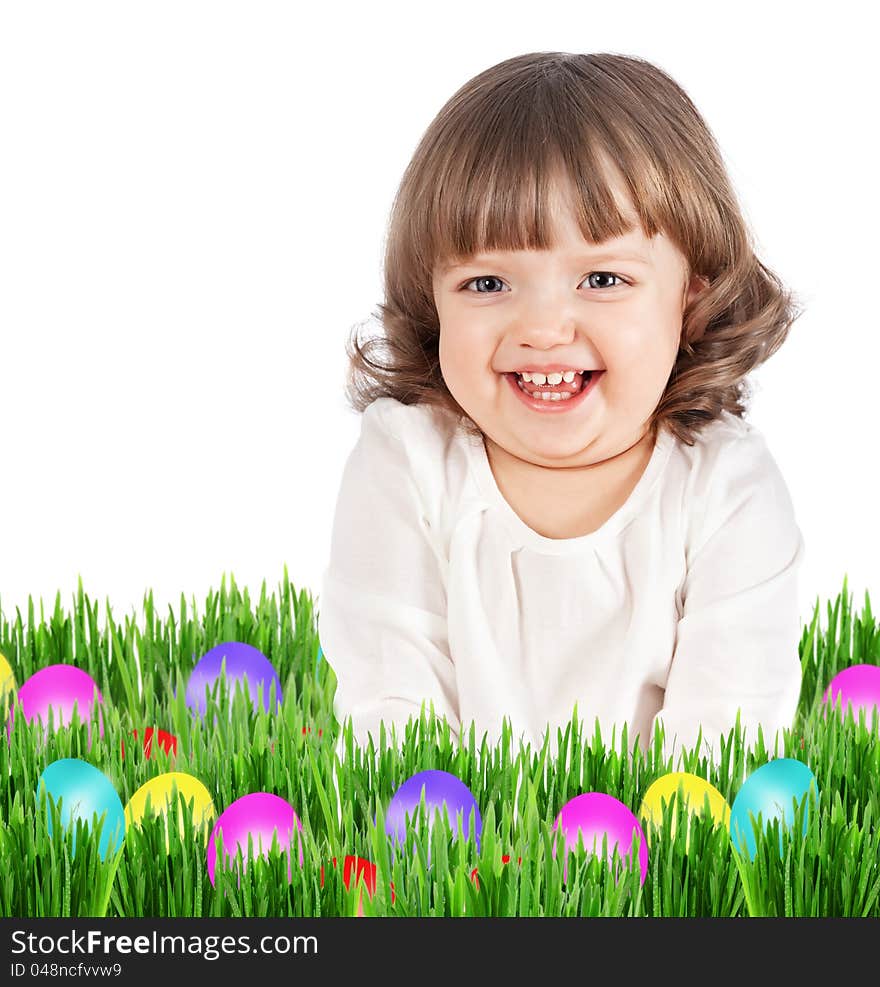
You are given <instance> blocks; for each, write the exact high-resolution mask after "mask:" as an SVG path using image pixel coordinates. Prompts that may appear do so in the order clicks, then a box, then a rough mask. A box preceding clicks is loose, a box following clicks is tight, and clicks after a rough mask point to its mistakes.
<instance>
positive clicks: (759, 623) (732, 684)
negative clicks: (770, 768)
mask: <svg viewBox="0 0 880 987" xmlns="http://www.w3.org/2000/svg"><path fill="white" fill-rule="evenodd" d="M705 497H706V500H705V503H706V508H705V513H704V515H703V523H702V526H701V534H700V537H699V539H698V542H697V544H696V546H695V550H694V554H693V555H692V557H690V558H689V560H688V566H687V576H686V579H685V582H684V586H683V592H682V600H683V605H682V616H681V619H680V620H679V622H678V627H677V635H676V643H675V649H674V654H673V659H672V664H671V667H670V671H669V676H668V679H667V683H666V692H665V697H664V705H663V708H662V709H661V710H660V711H659V712H658V713H657V715H656V716H655V718H654V724H656V723H657V721H658V720H662V721H663V724H664V730H665V734H664V755H668V754H674V757H675V758H678V756H679V755H680V754H681V752H682V750H683V749H685V748H687V749H691V748H693V747H694V746H695V745H696V742H697V732H698V728H699V726H700V724H702V727H703V741H704V743H703V753H704V754H706V755H707V756H709V757H710V758H714V759H715V761H716V763H717V760H718V758H719V756H720V736H721V735H722V734H724V735H727V734H728V733H729V731H730V730H731V729H732V728H733V727H734V725H735V723H736V714H737V709H738V708H740V709H741V714H740V720H741V726H742V728H743V732H744V739H745V743H746V745H747V746H751V745H753V744H754V743H755V742H756V740H757V727H758V725H759V724H760V725H761V727H762V729H763V734H764V743H765V746H766V747H767V750H768V751H769V752H770V753H771V754H772V752H773V749H774V743H775V741H776V739H777V732H778V740H779V744H780V750H781V745H782V733H781V731H782V730H783V728H785V729H790V728H791V727H792V724H793V720H794V717H795V714H796V712H797V706H798V700H799V698H800V690H801V665H800V658H799V655H798V642H799V639H800V619H799V613H798V582H797V580H798V572H799V570H800V566H801V563H802V562H803V558H804V554H805V548H804V541H803V536H802V534H801V532H800V529H799V528H798V526H797V524H796V522H795V517H794V511H793V507H792V502H791V499H790V496H789V493H788V489H787V487H786V485H785V481H784V479H783V477H782V475H781V473H780V471H779V468H778V466H777V465H776V462H775V461H774V459H773V457H772V456H771V454H770V452H769V451H768V449H767V446H766V443H765V442H764V440H763V437H761V436H759V435H755V434H752V435H749V436H745V437H744V438H743V439H741V440H740V441H739V442H738V443H736V444H734V445H733V446H732V448H731V449H730V455H728V456H727V458H726V459H725V458H724V457H721V458H720V459H719V462H718V464H717V466H716V468H715V469H713V471H712V474H711V477H710V478H709V483H708V486H707V489H706V491H705ZM652 729H653V724H652ZM673 745H674V750H673ZM675 766H676V764H675V762H673V767H675Z"/></svg>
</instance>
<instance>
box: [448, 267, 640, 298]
mask: <svg viewBox="0 0 880 987" xmlns="http://www.w3.org/2000/svg"><path fill="white" fill-rule="evenodd" d="M590 278H615V279H616V280H617V281H619V282H621V283H622V284H626V283H627V282H625V281H624V279H623V278H622V277H621V276H620V275H619V274H612V273H611V272H610V271H592V272H591V273H590V274H588V275H587V277H586V279H585V280H586V281H589V280H590ZM487 281H489V282H492V281H497V282H498V283H499V284H504V282H503V281H502V280H501V278H498V277H496V276H495V275H494V274H487V275H483V276H481V277H478V278H471V279H470V281H465V283H464V284H463V285H462V286H461V289H462V290H463V289H465V288H467V286H468V285H469V284H473V283H474V282H477V283H482V284H485V283H486V282H487ZM593 287H597V288H605V287H611V288H613V287H615V285H613V284H612V285H607V284H605V285H602V284H600V285H594V286H593ZM472 294H477V295H497V294H499V292H497V291H480V290H479V289H477V291H476V292H472Z"/></svg>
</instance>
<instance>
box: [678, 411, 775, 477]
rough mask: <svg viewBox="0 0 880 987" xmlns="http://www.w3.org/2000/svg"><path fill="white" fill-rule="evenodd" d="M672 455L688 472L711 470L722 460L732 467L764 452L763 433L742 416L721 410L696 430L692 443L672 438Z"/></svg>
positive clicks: (715, 468) (743, 463)
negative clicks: (718, 414)
mask: <svg viewBox="0 0 880 987" xmlns="http://www.w3.org/2000/svg"><path fill="white" fill-rule="evenodd" d="M673 448H674V453H675V458H676V459H677V460H678V461H679V462H680V463H681V464H682V466H683V467H684V468H685V469H686V471H687V472H688V473H689V474H694V473H701V472H707V473H710V474H711V473H714V472H715V471H716V470H717V469H718V468H719V466H721V465H722V464H724V465H725V466H726V467H727V468H729V469H733V470H736V469H737V467H738V465H745V464H747V463H749V462H750V461H752V460H754V459H755V458H756V457H760V456H763V455H764V454H765V453H767V452H768V450H767V442H766V440H765V438H764V435H763V433H762V432H761V431H760V430H759V429H758V428H756V427H755V426H754V425H753V424H752V423H751V422H747V421H746V420H745V419H744V418H740V417H739V416H737V415H733V414H731V413H730V412H729V411H722V412H721V416H720V417H719V418H716V419H715V420H714V421H713V422H710V424H708V425H707V426H706V427H705V428H703V429H702V431H700V432H699V433H698V434H697V435H696V437H695V439H694V444H693V445H692V446H689V445H687V443H685V442H681V441H679V440H677V439H675V440H673Z"/></svg>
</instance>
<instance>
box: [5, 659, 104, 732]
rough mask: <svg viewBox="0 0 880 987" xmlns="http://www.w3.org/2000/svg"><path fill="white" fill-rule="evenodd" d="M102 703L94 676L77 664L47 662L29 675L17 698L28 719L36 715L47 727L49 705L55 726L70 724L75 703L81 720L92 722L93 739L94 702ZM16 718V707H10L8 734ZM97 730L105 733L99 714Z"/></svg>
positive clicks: (32, 718) (102, 699) (34, 717)
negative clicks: (45, 665)
mask: <svg viewBox="0 0 880 987" xmlns="http://www.w3.org/2000/svg"><path fill="white" fill-rule="evenodd" d="M96 699H97V702H98V703H99V704H100V703H103V701H104V697H103V696H102V695H101V692H100V690H99V689H98V685H97V683H96V682H95V680H94V679H93V678H92V677H91V675H89V673H88V672H84V671H83V670H82V669H81V668H77V667H76V666H75V665H48V666H47V667H46V668H41V669H40V670H39V671H38V672H34V674H33V675H32V676H31V677H30V678H29V679H26V680H25V681H24V682H23V683H22V686H21V688H20V689H19V690H18V702H20V703H21V708H22V711H23V712H24V717H25V719H26V720H27V721H28V723H30V722H32V721H33V720H34V719H37V720H40V721H41V722H42V723H44V724H45V725H46V726H47V727H48V724H49V709H50V707H51V709H52V717H53V722H54V724H55V726H56V727H58V726H63V725H66V724H69V723H70V722H71V720H72V719H73V707H74V704H75V705H76V710H77V715H78V716H79V719H80V722H83V723H89V741H90V742H91V723H90V722H89V721H90V720H91V716H92V705H93V703H94V702H95V700H96ZM14 722H15V708H14V707H13V709H12V710H10V714H9V723H8V726H7V736H10V735H11V734H12V725H13V723H14ZM98 731H99V734H100V736H102V737H103V736H104V724H103V722H102V718H101V717H100V715H99V718H98Z"/></svg>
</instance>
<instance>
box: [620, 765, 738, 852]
mask: <svg viewBox="0 0 880 987" xmlns="http://www.w3.org/2000/svg"><path fill="white" fill-rule="evenodd" d="M679 787H680V788H681V797H682V799H683V804H682V806H681V808H684V809H685V810H686V811H687V812H688V813H695V814H696V815H700V813H701V812H702V810H703V804H704V798H705V797H708V799H709V812H710V814H711V817H712V819H713V820H714V821H715V824H716V825H720V826H723V827H724V829H725V831H726V830H727V829H728V826H729V823H730V806H729V805H728V804H727V800H726V799H725V798H724V796H723V795H722V794H721V792H719V791H718V789H717V788H716V787H715V786H714V785H710V784H709V782H708V781H706V779H705V778H700V777H699V775H695V774H691V773H690V772H688V771H673V772H671V773H670V774H666V775H663V777H662V778H658V779H657V780H656V781H655V782H653V783H652V784H651V785H650V787H649V788H648V790H647V792H645V797H644V798H643V799H642V805H641V808H640V809H639V816H640V817H642V818H643V819H647V820H649V821H650V822H652V823H653V824H654V825H655V826H657V827H658V829H659V828H660V827H661V826H662V825H663V802H666V803H667V804H670V803H671V802H672V801H673V799H675V798H676V796H677V794H678V791H679ZM679 811H681V809H679ZM645 832H646V835H647V837H648V839H649V840H650V838H651V835H650V829H649V828H648V827H646V828H645ZM671 833H672V837H673V839H674V838H675V816H674V815H673V817H672V830H671ZM689 844H690V832H688V835H687V839H686V841H685V850H687V848H688V845H689Z"/></svg>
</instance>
